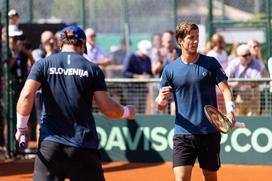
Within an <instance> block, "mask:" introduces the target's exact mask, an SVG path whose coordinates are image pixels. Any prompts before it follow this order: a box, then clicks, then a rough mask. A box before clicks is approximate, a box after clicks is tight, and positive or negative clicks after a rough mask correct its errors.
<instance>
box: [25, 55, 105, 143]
mask: <svg viewBox="0 0 272 181" xmlns="http://www.w3.org/2000/svg"><path fill="white" fill-rule="evenodd" d="M37 64H38V65H35V66H34V70H32V71H31V74H30V78H31V77H33V79H35V80H38V81H40V82H41V83H42V99H43V109H42V113H41V124H42V129H41V137H42V138H43V137H47V139H49V140H51V139H52V140H55V141H58V142H61V143H64V144H68V145H71V146H82V144H83V145H84V144H93V145H87V146H86V147H95V146H96V144H97V141H94V142H93V143H91V142H90V141H89V143H87V140H88V138H87V139H86V138H85V137H86V136H87V137H89V139H90V138H92V139H95V140H96V132H95V131H94V130H95V125H94V120H93V117H92V110H91V107H92V98H93V94H94V91H96V90H106V85H105V82H104V75H103V73H102V71H101V70H100V69H99V68H98V66H97V65H95V64H93V63H91V62H89V61H88V60H86V59H85V58H84V57H83V56H81V55H80V54H78V53H75V52H61V53H57V54H54V55H52V56H50V57H48V58H46V59H44V60H41V61H39V62H37ZM35 69H38V70H39V71H35ZM35 72H40V73H41V74H42V75H39V73H36V74H38V75H36V74H35ZM84 134H86V135H84ZM88 134H89V135H88ZM52 135H53V136H52ZM48 137H50V138H48ZM63 137H65V139H63ZM67 140H68V142H67ZM85 142H86V143H85Z"/></svg>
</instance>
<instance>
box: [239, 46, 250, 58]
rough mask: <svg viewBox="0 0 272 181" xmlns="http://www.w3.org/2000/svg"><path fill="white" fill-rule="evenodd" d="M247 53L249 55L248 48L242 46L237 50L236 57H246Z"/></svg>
mask: <svg viewBox="0 0 272 181" xmlns="http://www.w3.org/2000/svg"><path fill="white" fill-rule="evenodd" d="M249 53H250V51H249V46H248V45H246V44H242V45H240V46H239V47H238V48H237V55H238V56H243V55H246V54H249Z"/></svg>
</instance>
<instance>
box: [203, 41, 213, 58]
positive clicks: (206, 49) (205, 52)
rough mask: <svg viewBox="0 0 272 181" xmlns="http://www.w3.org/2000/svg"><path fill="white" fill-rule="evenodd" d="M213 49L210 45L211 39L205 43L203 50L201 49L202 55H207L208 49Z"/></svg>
mask: <svg viewBox="0 0 272 181" xmlns="http://www.w3.org/2000/svg"><path fill="white" fill-rule="evenodd" d="M212 49H213V47H212V42H211V41H207V42H206V44H205V50H204V51H203V54H204V55H207V54H208V52H209V51H211V50H212Z"/></svg>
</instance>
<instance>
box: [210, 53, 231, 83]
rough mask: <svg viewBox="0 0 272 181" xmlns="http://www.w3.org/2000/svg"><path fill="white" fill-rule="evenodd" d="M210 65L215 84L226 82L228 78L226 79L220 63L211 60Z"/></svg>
mask: <svg viewBox="0 0 272 181" xmlns="http://www.w3.org/2000/svg"><path fill="white" fill-rule="evenodd" d="M212 65H213V67H212V74H213V75H214V76H215V82H216V84H219V83H220V82H222V81H224V80H228V77H227V75H226V73H225V71H224V69H223V68H222V66H221V65H220V63H219V62H218V61H217V60H216V59H215V58H213V63H212Z"/></svg>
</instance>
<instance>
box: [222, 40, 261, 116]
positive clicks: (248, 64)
mask: <svg viewBox="0 0 272 181" xmlns="http://www.w3.org/2000/svg"><path fill="white" fill-rule="evenodd" d="M237 54H238V57H237V58H235V59H233V60H232V61H231V62H230V64H229V66H228V67H227V69H226V74H227V76H228V77H229V78H244V79H258V78H261V77H262V73H261V65H260V62H259V61H258V60H256V59H255V58H253V57H252V55H251V53H250V48H249V46H248V45H246V44H242V45H240V46H239V47H238V48H237ZM229 85H231V86H232V87H233V89H235V90H236V91H235V92H237V96H236V98H235V102H236V115H246V116H253V115H259V113H260V91H259V86H258V83H256V82H252V81H247V82H230V83H229Z"/></svg>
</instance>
